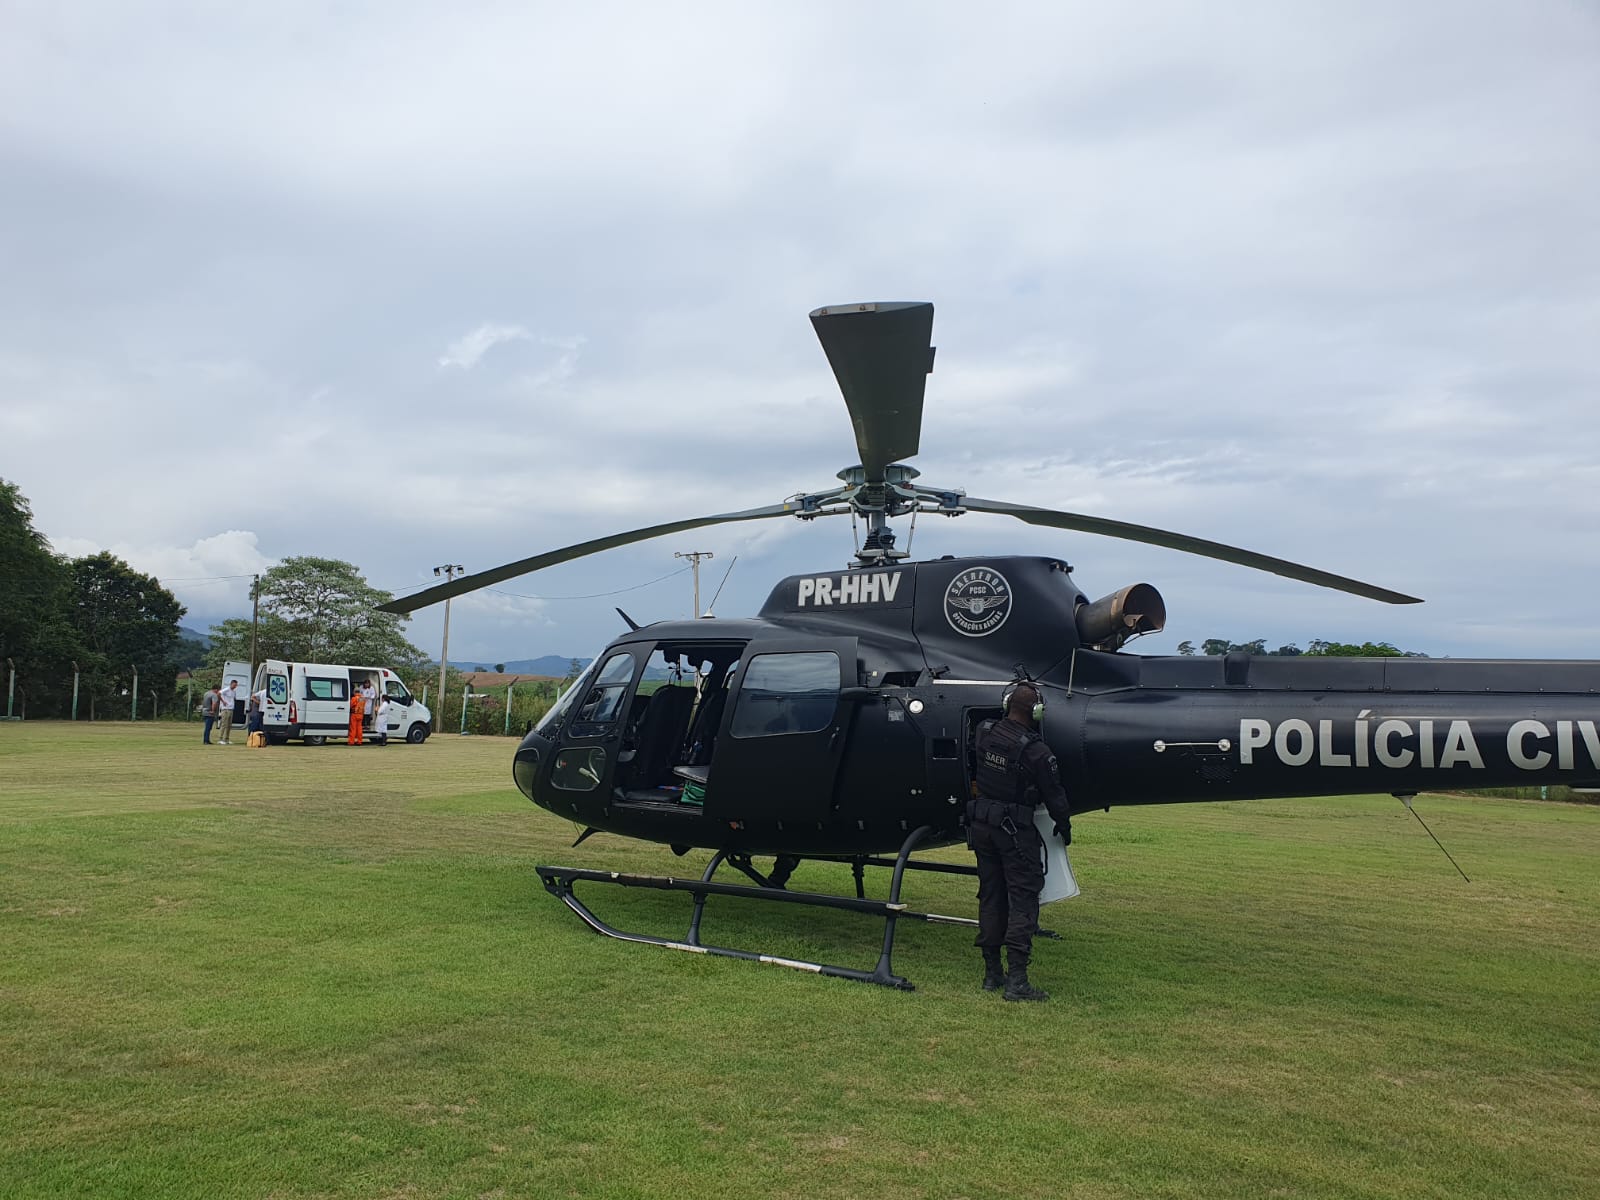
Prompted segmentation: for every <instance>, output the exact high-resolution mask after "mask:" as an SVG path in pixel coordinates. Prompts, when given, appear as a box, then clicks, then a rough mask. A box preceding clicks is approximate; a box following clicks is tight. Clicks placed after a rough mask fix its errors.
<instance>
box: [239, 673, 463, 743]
mask: <svg viewBox="0 0 1600 1200" xmlns="http://www.w3.org/2000/svg"><path fill="white" fill-rule="evenodd" d="M369 680H370V681H371V683H372V686H373V687H375V688H377V689H378V695H380V696H384V697H387V699H388V701H389V713H388V718H387V720H386V722H385V724H386V726H387V728H385V729H383V730H381V731H380V730H376V729H374V728H373V721H374V717H373V716H372V714H368V716H367V719H366V727H367V733H366V734H365V735H364V736H365V737H366V738H372V737H375V736H387V737H389V738H393V739H395V740H397V741H398V740H404V741H407V742H411V743H412V744H414V745H416V744H420V743H422V742H425V741H427V739H428V734H430V733H431V732H433V724H432V722H433V714H432V713H431V712H429V711H428V709H427V706H426V705H423V704H421V703H419V702H418V700H417V698H416V697H415V696H413V695H412V694H411V690H410V689H409V688H408V687H406V685H405V684H404V683H402V682H401V680H400V676H399V675H397V674H395V672H394V670H393V669H392V668H390V667H357V666H350V665H348V664H345V665H333V664H329V663H298V662H283V661H282V660H280V659H275V658H269V659H268V660H267V661H266V662H264V663H262V664H261V666H260V667H259V668H257V670H256V679H255V690H256V691H258V692H259V691H261V690H262V689H263V688H265V689H266V692H267V706H266V708H265V709H263V710H262V713H261V718H262V724H261V728H262V730H263V732H265V733H266V735H267V740H268V741H271V742H287V741H289V740H290V739H292V738H298V739H300V740H301V741H303V742H305V743H306V745H308V746H320V745H321V744H322V743H323V742H325V741H327V740H328V739H329V738H334V739H338V740H346V741H347V740H349V737H350V695H351V693H352V692H354V691H355V690H356V689H357V688H359V687H360V686H361V685H362V683H364V682H367V681H369Z"/></svg>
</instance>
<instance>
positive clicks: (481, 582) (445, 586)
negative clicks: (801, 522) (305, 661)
mask: <svg viewBox="0 0 1600 1200" xmlns="http://www.w3.org/2000/svg"><path fill="white" fill-rule="evenodd" d="M795 511H796V506H795V505H793V504H788V503H784V504H769V505H767V506H766V507H765V508H747V509H745V510H744V511H743V512H731V513H717V514H715V515H714V516H709V517H691V518H690V519H689V520H687V521H669V522H667V523H666V524H665V525H651V526H648V527H646V528H644V529H632V530H629V531H628V532H626V533H613V534H608V535H607V536H605V537H600V538H592V539H591V540H589V541H587V542H578V543H577V544H575V545H572V546H563V547H562V548H561V549H560V550H550V551H547V552H545V553H544V554H535V555H534V556H533V557H532V558H521V559H518V560H517V561H516V562H513V563H506V564H505V566H503V567H495V568H493V569H492V570H488V571H479V572H478V573H477V574H476V575H463V576H461V578H459V579H455V580H451V581H450V582H449V583H440V584H435V585H434V586H433V587H431V588H426V589H424V590H423V591H420V592H413V593H412V594H411V595H409V596H400V597H398V598H397V599H394V600H391V601H389V603H387V604H380V605H378V611H379V612H388V613H412V612H415V611H416V610H417V609H419V608H426V607H427V606H428V605H430V604H437V603H438V602H439V601H441V600H448V599H450V598H451V597H452V596H460V595H462V594H463V593H466V592H475V591H477V590H478V589H479V588H486V587H489V586H490V585H492V584H496V583H504V582H505V581H506V580H507V579H515V578H516V577H517V576H518V575H526V574H527V573H528V572H529V571H537V570H540V569H541V568H543V567H553V566H555V565H556V564H557V563H564V562H570V561H571V560H572V559H574V558H583V557H584V556H585V555H589V554H598V553H599V552H600V551H601V550H612V549H615V548H616V547H618V546H626V545H628V544H629V543H631V542H642V541H646V540H647V539H649V538H653V537H661V536H662V535H663V534H668V533H682V532H683V531H684V530H686V529H699V528H700V527H701V526H703V525H725V524H728V523H730V522H733V521H761V520H764V519H766V518H767V517H787V516H790V515H792V514H793V513H794V512H795Z"/></svg>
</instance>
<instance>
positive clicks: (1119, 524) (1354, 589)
mask: <svg viewBox="0 0 1600 1200" xmlns="http://www.w3.org/2000/svg"><path fill="white" fill-rule="evenodd" d="M961 506H962V507H963V508H965V509H967V510H969V511H971V512H990V513H999V514H1000V515H1001V516H1006V517H1015V518H1017V520H1019V521H1026V522H1027V523H1028V524H1029V525H1048V526H1050V527H1051V528H1053V529H1072V530H1076V531H1078V532H1079V533H1098V534H1102V535H1103V536H1105V537H1114V538H1122V539H1123V540H1124V541H1129V542H1144V543H1146V544H1147V545H1151V546H1165V547H1166V548H1167V549H1169V550H1182V551H1184V552H1185V553H1186V554H1198V555H1199V556H1200V557H1202V558H1218V559H1221V560H1222V561H1223V562H1231V563H1238V564H1239V565H1240V566H1241V567H1253V568H1254V569H1255V570H1257V571H1269V572H1271V573H1272V574H1274V575H1282V576H1284V577H1285V578H1287V579H1298V580H1299V581H1300V582H1301V583H1314V584H1316V585H1317V586H1318V587H1325V588H1333V589H1334V590H1335V591H1340V592H1350V593H1351V594H1353V595H1356V596H1365V597H1367V598H1368V599H1369V600H1382V601H1383V602H1384V603H1385V604H1421V603H1422V601H1421V600H1420V599H1418V598H1417V597H1416V596H1407V595H1405V594H1404V593H1402V592H1391V591H1390V590H1389V589H1388V588H1381V587H1376V586H1374V585H1373V584H1370V583H1362V582H1361V581H1360V580H1359V579H1347V578H1345V577H1344V576H1343V575H1334V574H1332V573H1331V572H1328V571H1319V570H1317V569H1316V568H1315V567H1307V566H1302V565H1301V564H1299V563H1292V562H1289V561H1288V560H1287V559H1282V558H1273V557H1272V556H1271V555H1270V554H1257V553H1256V552H1255V551H1254V550H1241V549H1240V548H1239V547H1237V546H1225V545H1223V544H1222V543H1221V542H1211V541H1207V540H1206V539H1205V538H1197V537H1190V536H1189V535H1188V534H1184V533H1172V532H1170V531H1169V530H1166V529H1154V528H1152V527H1150V526H1148V525H1133V524H1130V523H1128V522H1127V521H1112V520H1109V519H1107V518H1105V517H1089V516H1084V515H1083V514H1082V513H1069V512H1058V511H1057V510H1056V509H1053V508H1032V507H1030V506H1028V505H1026V504H1011V503H1008V502H1007V501H1004V500H984V499H981V498H979V497H977V496H963V497H962V498H961Z"/></svg>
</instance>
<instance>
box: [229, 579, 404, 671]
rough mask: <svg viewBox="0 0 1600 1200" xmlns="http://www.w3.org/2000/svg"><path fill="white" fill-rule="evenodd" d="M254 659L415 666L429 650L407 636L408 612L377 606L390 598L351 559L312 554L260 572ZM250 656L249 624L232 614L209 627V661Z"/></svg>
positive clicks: (401, 666) (240, 658) (401, 668)
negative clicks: (403, 614) (405, 615)
mask: <svg viewBox="0 0 1600 1200" xmlns="http://www.w3.org/2000/svg"><path fill="white" fill-rule="evenodd" d="M256 595H257V596H258V597H259V598H260V601H261V616H260V622H259V627H258V629H257V631H256V661H257V662H260V661H262V660H264V659H268V658H282V659H288V660H290V661H293V662H329V663H365V664H368V665H382V666H394V667H397V668H399V669H400V670H401V671H402V672H412V671H415V670H417V669H418V668H420V667H421V666H422V665H423V664H424V663H425V662H426V655H424V654H423V652H422V651H421V650H419V649H417V647H415V646H413V645H412V644H411V643H410V642H408V641H407V640H406V638H405V634H404V632H403V628H404V625H405V618H403V617H400V616H397V615H395V614H394V613H381V612H377V611H375V610H376V608H377V606H378V605H380V604H386V603H388V602H389V601H390V600H392V599H394V597H393V595H391V594H390V593H389V592H385V591H382V590H381V589H379V588H375V587H373V586H372V585H371V584H369V583H368V582H367V581H366V578H365V576H363V575H362V574H361V572H360V571H359V570H357V569H356V567H355V566H354V565H353V564H352V563H347V562H343V561H341V560H339V559H335V558H314V557H310V556H304V557H295V558H286V559H284V560H283V562H281V563H279V564H278V565H277V566H275V567H273V568H272V569H271V570H270V571H267V572H266V573H265V574H263V575H262V576H261V582H260V583H259V584H258V585H257V591H256ZM249 657H250V622H249V620H247V619H245V618H243V617H234V618H230V619H229V620H226V621H223V622H222V623H221V624H219V625H215V626H213V627H212V629H211V650H210V653H209V655H208V657H207V661H208V663H209V664H210V665H211V666H213V667H220V666H221V665H222V664H223V663H224V662H226V661H228V660H229V659H234V660H238V661H243V660H246V659H248V658H249Z"/></svg>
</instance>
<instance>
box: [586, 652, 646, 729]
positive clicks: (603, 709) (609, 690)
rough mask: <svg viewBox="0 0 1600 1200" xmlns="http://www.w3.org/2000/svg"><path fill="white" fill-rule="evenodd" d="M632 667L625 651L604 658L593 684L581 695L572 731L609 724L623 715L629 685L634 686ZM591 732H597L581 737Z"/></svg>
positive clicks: (631, 662)
mask: <svg viewBox="0 0 1600 1200" xmlns="http://www.w3.org/2000/svg"><path fill="white" fill-rule="evenodd" d="M633 667H634V662H633V655H631V654H629V653H627V652H626V651H623V652H622V653H619V654H613V655H612V656H611V657H610V658H608V659H606V662H605V666H603V667H601V668H600V673H599V674H598V675H596V676H595V677H594V683H593V684H591V685H590V687H589V690H588V691H587V692H586V693H585V694H584V697H583V702H582V704H580V705H579V707H578V712H577V715H576V716H575V717H573V719H572V723H573V726H574V732H577V726H580V725H583V726H600V725H609V724H610V723H611V722H613V721H615V720H616V719H617V717H619V716H620V715H621V714H622V710H623V701H624V700H625V699H626V698H627V695H628V691H629V685H630V684H632V683H633ZM594 732H597V730H594V729H588V728H586V729H584V730H583V734H584V735H588V734H590V733H594Z"/></svg>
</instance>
